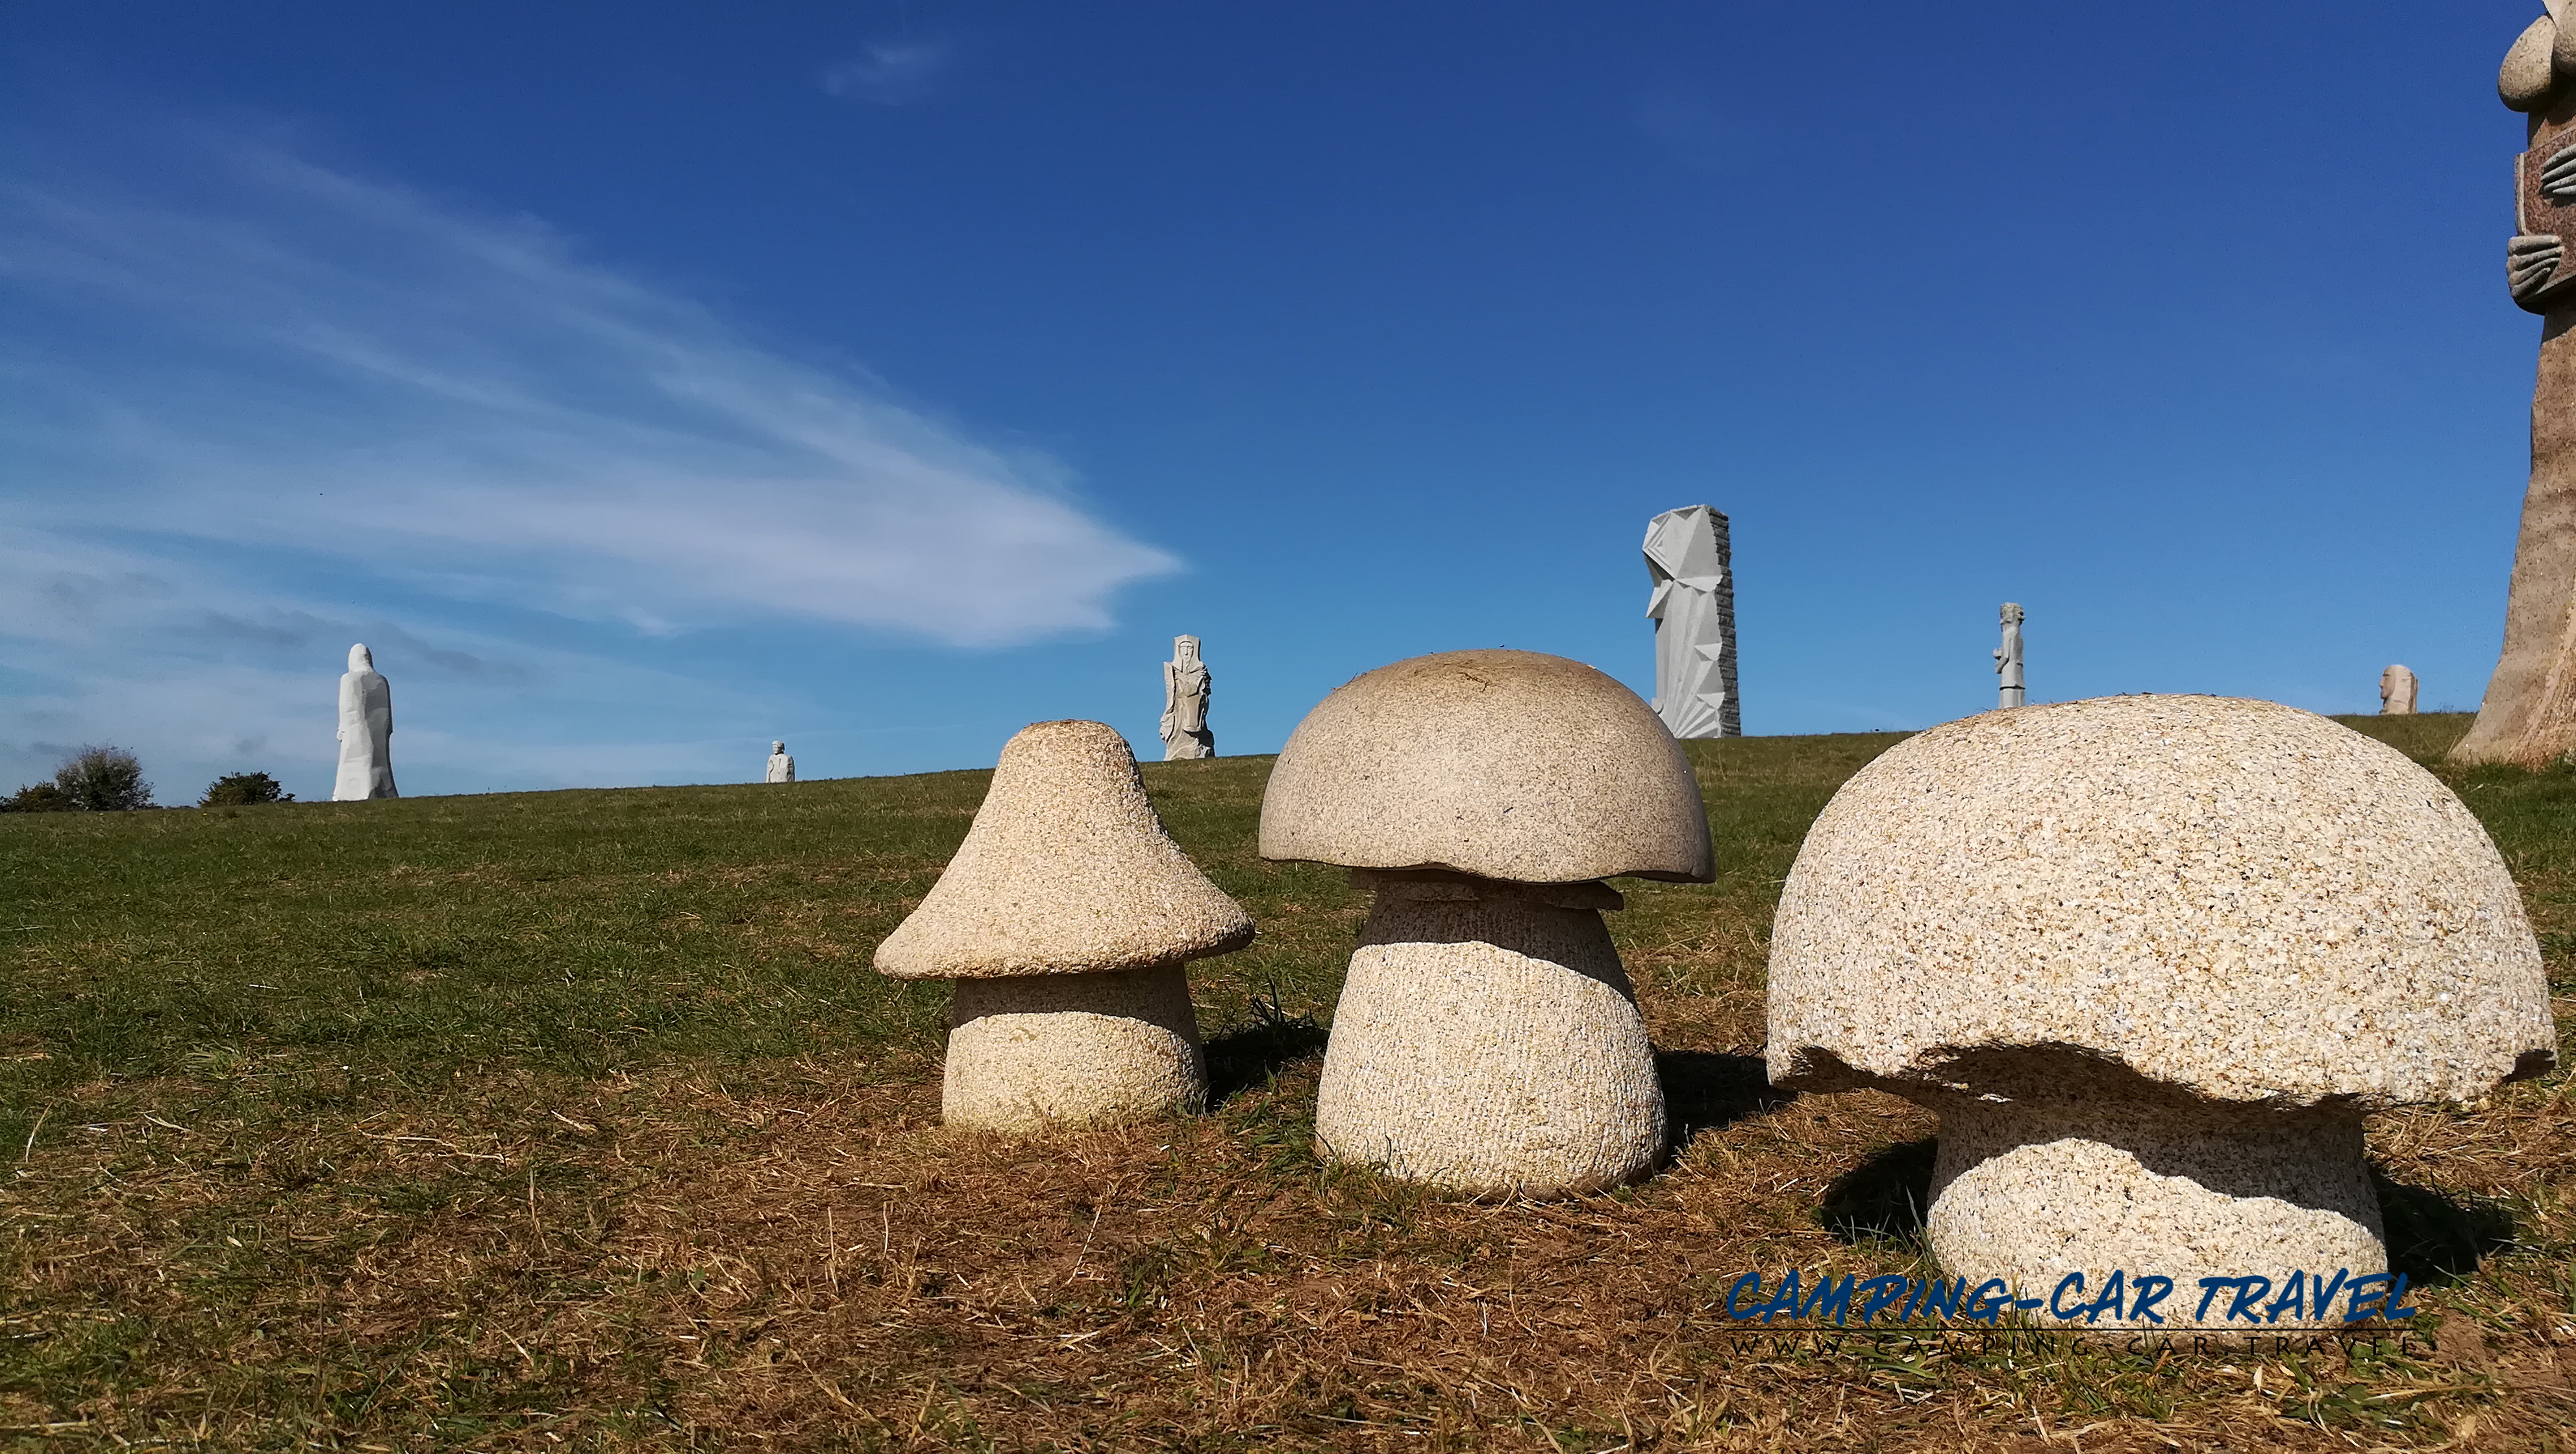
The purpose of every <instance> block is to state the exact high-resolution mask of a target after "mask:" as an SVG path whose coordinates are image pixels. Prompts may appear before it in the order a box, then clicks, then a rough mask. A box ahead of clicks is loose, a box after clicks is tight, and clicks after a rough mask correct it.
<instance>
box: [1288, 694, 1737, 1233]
mask: <svg viewBox="0 0 2576 1454" xmlns="http://www.w3.org/2000/svg"><path fill="white" fill-rule="evenodd" d="M1261 853H1262V856H1263V857H1265V858H1273V859H1301V860H1305V861H1308V862H1314V863H1330V864H1338V865H1340V866H1343V867H1346V868H1349V869H1351V870H1352V874H1351V879H1352V882H1353V883H1355V884H1357V885H1360V886H1362V887H1366V888H1369V889H1372V890H1374V891H1375V892H1376V902H1375V904H1374V906H1373V907H1372V908H1371V909H1370V911H1369V917H1368V923H1367V926H1366V927H1365V928H1364V929H1363V930H1362V931H1361V935H1360V945H1359V949H1358V952H1356V953H1354V954H1353V955H1352V956H1351V966H1350V977H1349V980H1348V982H1347V983H1346V984H1345V985H1344V987H1343V990H1342V997H1341V1004H1340V1007H1339V1008H1338V1009H1337V1010H1336V1011H1335V1012H1334V1015H1333V1032H1332V1039H1331V1041H1330V1043H1329V1045H1328V1046H1327V1048H1326V1050H1325V1052H1324V1071H1323V1083H1322V1086H1321V1087H1320V1089H1319V1091H1318V1094H1317V1097H1316V1106H1315V1139H1316V1141H1317V1142H1318V1143H1319V1145H1320V1146H1321V1148H1322V1149H1323V1151H1324V1153H1325V1154H1326V1155H1328V1156H1331V1157H1333V1158H1335V1159H1337V1160H1342V1161H1348V1162H1357V1163H1360V1164H1364V1165H1370V1166H1375V1167H1378V1168H1380V1169H1382V1170H1384V1171H1386V1172H1388V1173H1389V1174H1391V1175H1394V1176H1397V1177H1402V1178H1405V1179H1408V1180H1414V1181H1422V1182H1428V1183H1431V1184H1433V1185H1436V1186H1440V1187H1443V1188H1446V1189H1449V1190H1454V1191H1462V1192H1467V1193H1470V1194H1479V1195H1481V1194H1490V1193H1503V1192H1515V1193H1519V1194H1522V1195H1529V1196H1555V1195H1565V1194H1570V1193H1574V1192H1580V1191H1586V1190H1592V1189H1596V1188H1599V1187H1605V1186H1612V1185H1616V1184H1618V1183H1621V1182H1624V1181H1629V1180H1632V1179H1634V1178H1636V1177H1638V1176H1640V1175H1642V1174H1643V1173H1644V1172H1646V1171H1647V1169H1648V1168H1650V1167H1651V1166H1652V1165H1653V1164H1654V1161H1655V1158H1656V1156H1657V1155H1658V1154H1660V1153H1661V1151H1662V1150H1663V1142H1664V1097H1663V1088H1662V1086H1661V1085H1660V1084H1659V1083H1658V1082H1657V1081H1656V1078H1655V1065H1654V1059H1653V1054H1652V1051H1651V1049H1650V1047H1649V1046H1648V1045H1647V1043H1646V1025H1645V1021H1644V1020H1643V1019H1642V1018H1641V1017H1640V1016H1639V1015H1638V1013H1637V1005H1636V998H1635V995H1634V994H1633V992H1632V991H1631V990H1630V988H1629V984H1628V976H1627V973H1626V971H1625V970H1623V969H1622V968H1621V967H1620V964H1619V953H1618V951H1617V950H1616V949H1614V948H1612V947H1611V943H1610V932H1609V929H1608V927H1607V926H1606V925H1604V924H1603V923H1602V920H1601V911H1603V910H1605V909H1617V908H1620V907H1622V906H1623V904H1624V902H1625V901H1624V900H1622V899H1621V898H1620V896H1619V894H1618V893H1617V892H1616V891H1614V890H1612V889H1611V888H1610V887H1609V886H1608V885H1606V884H1604V883H1602V882H1600V880H1602V879H1605V878H1609V877H1612V876H1614V875H1623V874H1632V875H1637V876H1640V877H1644V878H1657V879H1671V880H1678V881H1683V882H1692V883H1705V882H1707V881H1708V880H1709V879H1710V878H1712V877H1713V876H1714V875H1713V873H1712V871H1711V866H1710V850H1709V838H1708V818H1707V814H1706V812H1705V810H1704V809H1703V808H1702V806H1701V804H1700V797H1699V786H1698V783H1697V782H1696V781H1695V780H1694V779H1693V778H1692V776H1691V769H1690V764H1689V763H1688V762H1687V761H1686V760H1684V758H1683V757H1682V751H1681V747H1680V745H1679V744H1678V743H1676V742H1674V741H1673V736H1672V734H1671V733H1670V732H1669V731H1667V730H1665V727H1664V724H1663V722H1662V721H1661V720H1660V719H1658V718H1657V717H1656V716H1655V713H1654V710H1653V709H1652V708H1650V707H1648V706H1647V705H1646V704H1645V703H1644V702H1642V701H1640V700H1638V698H1637V695H1636V693H1634V692H1631V691H1629V690H1628V689H1627V688H1626V687H1623V686H1621V685H1620V684H1619V683H1617V682H1615V681H1612V680H1611V679H1610V678H1609V677H1606V676H1604V675H1602V674H1601V673H1600V672H1597V671H1594V670H1593V669H1592V668H1590V667H1588V666H1585V665H1583V664H1582V663H1580V662H1575V661H1568V660H1566V659H1565V658H1563V657H1557V656H1542V655H1539V654H1538V653H1536V652H1528V651H1453V652H1444V653H1441V654H1439V655H1436V656H1419V657H1415V658H1413V659H1412V660H1410V661H1400V662H1397V663H1396V664H1394V665H1393V666H1387V667H1380V668H1379V669H1378V670H1376V671H1373V672H1369V673H1368V674H1366V675H1364V676H1361V677H1359V678H1357V679H1355V680H1353V681H1352V682H1350V683H1349V684H1348V685H1346V686H1344V687H1342V688H1341V689H1340V690H1339V691H1336V692H1334V693H1333V694H1332V695H1331V696H1329V697H1326V698H1325V699H1324V700H1323V702H1322V703H1321V704H1320V705H1318V706H1317V707H1316V708H1315V710H1314V711H1312V712H1310V713H1308V714H1307V716H1306V720H1305V721H1303V722H1301V723H1299V724H1298V725H1297V730H1296V731H1295V732H1294V733H1292V734H1290V736H1289V738H1288V746H1287V748H1286V749H1285V750H1284V751H1282V752H1281V753H1280V754H1279V762H1278V765H1277V766H1276V767H1274V768H1273V769H1272V770H1271V773H1270V785H1269V788H1268V790H1267V791H1266V793H1265V795H1264V796H1263V798H1262V803H1261Z"/></svg>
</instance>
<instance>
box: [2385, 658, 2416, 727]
mask: <svg viewBox="0 0 2576 1454" xmlns="http://www.w3.org/2000/svg"><path fill="white" fill-rule="evenodd" d="M2379 715H2381V716H2382V717H2412V716H2414V715H2415V673H2413V672H2411V671H2408V670H2407V669H2406V668H2404V667H2402V666H2392V667H2390V668H2389V669H2388V670H2386V671H2384V672H2381V673H2380V674H2379Z"/></svg>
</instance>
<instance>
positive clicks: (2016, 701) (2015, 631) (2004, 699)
mask: <svg viewBox="0 0 2576 1454" xmlns="http://www.w3.org/2000/svg"><path fill="white" fill-rule="evenodd" d="M2026 696H2027V694H2026V693H2024V692H2023V690H2022V680H2021V607H2020V606H2018V605H2016V604H2014V603H2013V602H2011V601H2006V602H2004V644H2003V645H2001V646H1998V647H1996V648H1995V705H1996V706H1997V707H2018V706H2020V705H2021V704H2022V702H2023V701H2024V700H2025V699H2026Z"/></svg>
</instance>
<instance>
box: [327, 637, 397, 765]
mask: <svg viewBox="0 0 2576 1454" xmlns="http://www.w3.org/2000/svg"><path fill="white" fill-rule="evenodd" d="M393 736H394V689H393V687H392V686H391V685H389V684H387V682H386V681H385V678H384V674H383V673H382V672H379V671H377V670H376V658H375V654H374V653H373V652H370V651H369V650H367V648H366V647H365V646H364V645H358V646H352V647H350V648H349V669H348V671H347V672H345V673H343V674H342V675H341V677H340V775H339V776H338V777H337V778H335V779H333V780H332V783H331V801H333V802H335V803H355V802H360V801H363V800H365V799H367V798H397V797H400V796H402V795H401V794H400V793H397V792H395V791H394V750H393Z"/></svg>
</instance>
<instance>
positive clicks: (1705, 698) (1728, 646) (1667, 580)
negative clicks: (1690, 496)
mask: <svg viewBox="0 0 2576 1454" xmlns="http://www.w3.org/2000/svg"><path fill="white" fill-rule="evenodd" d="M1732 549H1733V547H1732V546H1731V545H1730V544H1729V538H1728V534H1727V524H1726V517H1725V516H1724V515H1721V514H1719V513H1718V511H1717V509H1716V508H1715V507H1714V506H1710V505H1688V506H1684V507H1683V508H1681V509H1679V510H1666V511H1665V512H1664V513H1662V514H1661V515H1658V516H1656V517H1655V518H1654V519H1652V520H1649V521H1647V522H1646V578H1647V580H1648V581H1650V582H1652V583H1653V587H1654V593H1653V594H1652V595H1650V596H1648V597H1647V598H1646V617H1647V619H1648V620H1650V621H1653V622H1654V623H1655V700H1654V708H1655V715H1656V716H1658V717H1661V718H1663V719H1664V726H1665V727H1666V728H1668V729H1670V730H1671V732H1672V734H1673V735H1674V736H1675V737H1741V736H1743V735H1744V708H1743V704H1742V703H1741V702H1739V701H1738V700H1737V699H1736V692H1735V566H1734V559H1733V555H1732Z"/></svg>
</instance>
